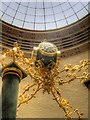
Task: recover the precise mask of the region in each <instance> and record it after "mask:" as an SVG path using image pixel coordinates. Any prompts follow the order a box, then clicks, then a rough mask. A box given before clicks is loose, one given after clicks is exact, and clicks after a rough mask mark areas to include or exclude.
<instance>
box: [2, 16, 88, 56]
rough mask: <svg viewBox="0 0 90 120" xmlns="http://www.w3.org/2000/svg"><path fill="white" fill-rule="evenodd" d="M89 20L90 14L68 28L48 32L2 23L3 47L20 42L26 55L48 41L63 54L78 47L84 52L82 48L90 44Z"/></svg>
mask: <svg viewBox="0 0 90 120" xmlns="http://www.w3.org/2000/svg"><path fill="white" fill-rule="evenodd" d="M89 18H90V14H88V15H87V16H85V17H84V18H83V19H81V20H79V21H78V22H75V23H73V24H71V25H68V26H66V27H63V28H60V29H55V30H47V31H33V30H26V29H21V28H18V27H16V26H13V25H10V24H8V23H6V22H4V21H1V22H0V24H1V26H2V30H1V33H2V36H1V37H2V45H3V47H4V48H6V47H12V46H13V43H14V42H18V43H19V44H20V45H21V47H22V49H23V50H24V51H25V52H26V53H28V52H29V53H30V52H31V51H32V49H33V46H37V45H38V44H39V43H40V42H41V41H43V40H44V39H47V41H49V42H52V43H54V44H55V45H56V46H57V47H58V49H59V50H62V51H63V54H65V53H64V51H66V52H67V51H69V53H70V50H73V49H76V48H77V47H78V48H80V52H82V51H83V48H82V46H83V45H84V46H85V45H86V44H88V34H89V30H90V24H89V22H88V20H89ZM81 48H82V50H81ZM77 53H78V52H77ZM69 55H70V54H69ZM65 56H66V55H65Z"/></svg>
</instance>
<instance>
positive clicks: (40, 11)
mask: <svg viewBox="0 0 90 120" xmlns="http://www.w3.org/2000/svg"><path fill="white" fill-rule="evenodd" d="M60 1H61V0H58V1H57V2H46V1H45V0H43V2H40V1H38V0H34V2H32V1H31V2H30V1H29V2H23V1H22V0H21V2H14V1H13V0H11V1H9V2H2V7H0V18H1V20H3V21H6V22H8V23H10V24H12V25H15V26H17V27H21V28H25V29H29V30H51V29H57V28H61V27H64V26H67V25H70V24H71V23H74V22H76V21H78V20H79V19H81V18H83V17H84V16H85V15H87V14H88V13H89V10H88V2H80V1H77V2H70V1H69V0H67V2H60Z"/></svg>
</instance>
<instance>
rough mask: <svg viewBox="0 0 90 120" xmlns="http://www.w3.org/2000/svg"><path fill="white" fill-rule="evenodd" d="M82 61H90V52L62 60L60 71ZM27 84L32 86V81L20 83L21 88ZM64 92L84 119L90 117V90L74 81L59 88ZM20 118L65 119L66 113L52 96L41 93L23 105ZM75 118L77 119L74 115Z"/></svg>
mask: <svg viewBox="0 0 90 120" xmlns="http://www.w3.org/2000/svg"><path fill="white" fill-rule="evenodd" d="M81 59H88V52H83V53H80V54H78V55H75V56H72V57H68V58H62V59H61V63H60V69H61V68H62V67H63V65H64V64H68V63H71V64H73V65H76V64H79V61H80V60H81ZM26 83H29V84H31V83H32V80H30V78H26V80H23V81H22V82H21V83H20V88H22V86H24V85H25V84H26ZM59 88H60V89H61V92H62V96H63V98H66V99H68V100H69V101H70V104H71V105H72V106H73V107H75V108H78V109H79V111H81V112H83V113H84V116H83V117H84V118H87V117H88V89H87V88H86V87H85V86H84V85H83V84H81V83H80V82H79V81H74V82H72V83H71V84H69V85H68V84H66V85H64V86H60V87H59ZM17 117H20V118H63V117H65V116H64V112H63V110H62V109H61V108H59V107H58V105H57V103H56V102H55V101H54V100H53V97H52V95H48V94H47V93H45V94H44V95H43V94H42V91H40V92H39V93H38V94H37V95H36V98H33V99H32V100H31V101H30V102H29V103H28V104H27V105H22V106H21V108H20V110H19V115H18V116H17ZM73 117H77V116H76V115H73Z"/></svg>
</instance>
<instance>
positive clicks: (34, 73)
mask: <svg viewBox="0 0 90 120" xmlns="http://www.w3.org/2000/svg"><path fill="white" fill-rule="evenodd" d="M7 56H10V57H12V58H13V61H14V62H15V63H17V64H18V65H19V66H21V67H22V66H23V65H24V67H22V69H23V70H24V71H25V72H26V73H27V75H29V76H30V77H31V79H32V81H33V84H32V85H29V84H28V85H25V86H24V90H23V93H21V94H19V96H18V106H17V111H18V110H19V108H20V106H21V105H22V104H24V103H26V104H28V102H29V101H30V100H31V99H32V98H34V97H35V95H36V94H37V92H38V91H39V90H41V89H42V90H43V94H44V93H45V92H47V93H48V94H52V95H53V98H54V100H55V101H56V102H57V104H58V105H59V107H60V108H62V109H63V111H64V112H65V116H66V119H67V120H73V118H72V113H75V114H77V115H78V120H80V119H81V116H82V115H83V113H82V112H79V110H78V109H75V108H74V107H72V106H71V105H70V103H69V101H68V100H67V99H64V98H63V97H62V95H61V92H60V89H59V88H58V87H57V86H58V85H64V84H68V83H70V82H72V81H74V80H79V81H80V82H81V83H83V82H84V81H86V80H88V79H90V73H88V72H87V70H88V66H89V65H90V61H89V60H85V59H84V60H81V61H80V65H75V66H72V65H71V64H68V65H64V69H63V70H60V69H59V62H60V57H58V61H57V62H56V64H55V62H53V61H52V60H51V62H50V64H52V66H54V67H52V66H51V65H50V64H48V65H47V66H45V65H44V63H43V60H37V62H38V64H37V65H36V64H35V57H32V58H25V57H24V53H23V51H22V50H20V46H18V44H17V43H15V44H14V48H13V49H10V50H7V51H5V52H4V53H3V55H2V59H1V60H0V61H1V63H2V67H4V66H5V65H6V64H5V58H6V57H7ZM50 67H52V69H51V68H50ZM41 73H42V74H41ZM48 73H49V74H48ZM62 73H64V74H65V78H61V74H62ZM31 88H33V93H32V94H31V95H29V94H27V92H28V91H29V90H30V89H31Z"/></svg>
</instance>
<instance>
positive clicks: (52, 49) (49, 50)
mask: <svg viewBox="0 0 90 120" xmlns="http://www.w3.org/2000/svg"><path fill="white" fill-rule="evenodd" d="M39 50H40V51H41V52H43V53H46V54H54V53H56V52H57V51H58V49H57V47H56V46H55V45H54V44H52V43H49V42H42V43H40V44H39Z"/></svg>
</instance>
